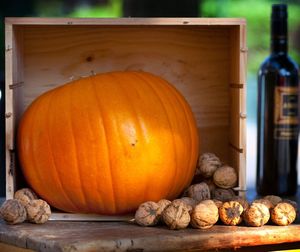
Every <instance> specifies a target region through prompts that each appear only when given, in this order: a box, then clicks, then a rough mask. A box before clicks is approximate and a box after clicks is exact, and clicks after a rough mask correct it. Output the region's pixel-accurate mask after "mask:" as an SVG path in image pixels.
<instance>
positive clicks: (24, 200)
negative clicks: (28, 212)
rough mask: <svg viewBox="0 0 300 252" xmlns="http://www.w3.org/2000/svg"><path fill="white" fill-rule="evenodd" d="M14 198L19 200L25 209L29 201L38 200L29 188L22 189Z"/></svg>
mask: <svg viewBox="0 0 300 252" xmlns="http://www.w3.org/2000/svg"><path fill="white" fill-rule="evenodd" d="M14 198H15V199H17V200H19V201H20V202H21V204H22V205H23V206H24V207H26V206H27V204H28V203H29V202H30V201H31V200H34V199H38V197H37V195H36V194H35V192H34V191H32V190H31V189H30V188H23V189H20V190H18V191H16V192H15V195H14Z"/></svg>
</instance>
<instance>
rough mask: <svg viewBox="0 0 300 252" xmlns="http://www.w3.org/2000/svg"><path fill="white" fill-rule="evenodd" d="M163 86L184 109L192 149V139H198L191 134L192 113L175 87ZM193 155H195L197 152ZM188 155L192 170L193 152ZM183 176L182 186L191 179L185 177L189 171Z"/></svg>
mask: <svg viewBox="0 0 300 252" xmlns="http://www.w3.org/2000/svg"><path fill="white" fill-rule="evenodd" d="M160 81H161V82H162V81H163V80H160ZM164 86H165V87H166V88H167V89H168V90H170V91H171V92H172V93H173V94H174V97H175V99H176V100H177V102H178V104H180V106H181V108H182V110H183V111H184V117H185V118H186V122H187V124H188V127H189V130H188V132H189V150H191V151H193V148H192V146H193V145H194V144H193V142H194V141H197V142H198V141H199V140H198V139H197V140H195V139H194V137H195V136H193V129H192V126H191V123H190V119H191V118H192V119H193V120H195V119H194V117H193V115H192V114H191V113H190V112H189V110H187V109H186V104H184V103H183V99H184V97H183V96H182V95H181V94H180V93H179V92H178V91H177V90H176V89H175V88H172V87H171V86H169V85H164ZM179 96H180V98H181V99H180V98H179ZM186 103H187V101H186ZM196 137H198V135H196ZM195 155H197V153H196V154H195ZM188 156H189V159H188V167H189V169H190V170H192V164H191V163H192V161H193V157H194V153H192V155H188ZM195 167H196V164H195ZM184 177H185V178H184V180H183V182H182V184H183V186H184V184H185V185H187V184H189V183H190V182H191V181H188V179H187V178H189V177H190V176H189V173H187V172H186V173H185V174H184ZM190 180H191V179H190Z"/></svg>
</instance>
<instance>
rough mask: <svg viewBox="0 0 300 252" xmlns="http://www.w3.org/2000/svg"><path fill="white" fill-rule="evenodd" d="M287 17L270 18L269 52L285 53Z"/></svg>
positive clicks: (286, 47)
mask: <svg viewBox="0 0 300 252" xmlns="http://www.w3.org/2000/svg"><path fill="white" fill-rule="evenodd" d="M287 53H288V38H287V18H280V19H279V18H276V19H275V18H273V19H272V20H271V54H276V55H287Z"/></svg>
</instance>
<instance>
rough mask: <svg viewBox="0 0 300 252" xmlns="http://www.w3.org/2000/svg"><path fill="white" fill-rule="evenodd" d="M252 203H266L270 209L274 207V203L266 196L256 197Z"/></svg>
mask: <svg viewBox="0 0 300 252" xmlns="http://www.w3.org/2000/svg"><path fill="white" fill-rule="evenodd" d="M252 203H262V204H264V205H266V207H267V208H268V209H269V210H270V209H272V208H274V205H273V204H272V202H271V201H270V200H268V199H266V198H262V199H256V200H254V201H253V202H252Z"/></svg>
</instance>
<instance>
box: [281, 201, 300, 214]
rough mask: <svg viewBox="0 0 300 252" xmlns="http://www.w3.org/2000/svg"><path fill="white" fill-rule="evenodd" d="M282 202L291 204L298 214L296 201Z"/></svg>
mask: <svg viewBox="0 0 300 252" xmlns="http://www.w3.org/2000/svg"><path fill="white" fill-rule="evenodd" d="M281 202H286V203H290V204H291V205H292V206H293V207H294V208H295V210H296V213H297V212H298V204H297V202H296V201H293V200H289V199H283V200H282V201H281Z"/></svg>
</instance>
